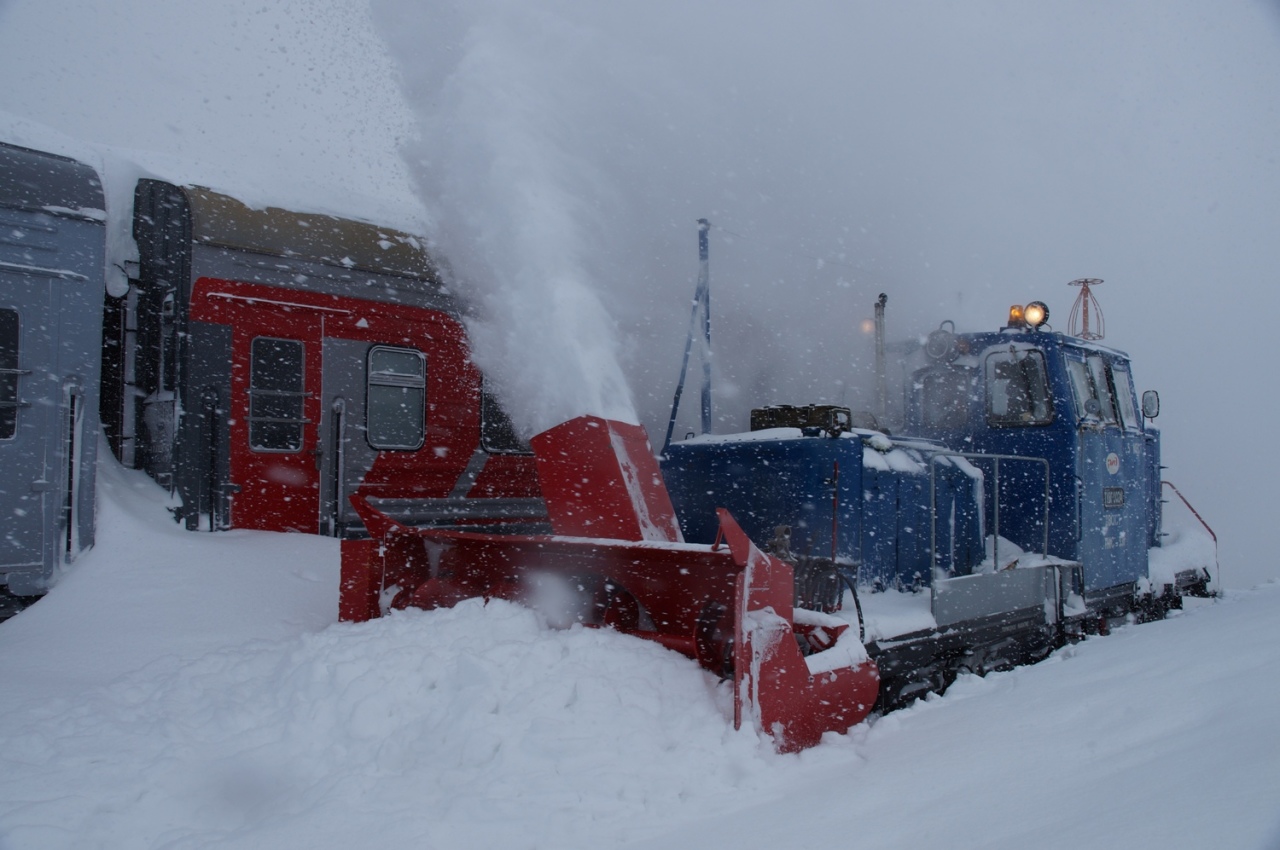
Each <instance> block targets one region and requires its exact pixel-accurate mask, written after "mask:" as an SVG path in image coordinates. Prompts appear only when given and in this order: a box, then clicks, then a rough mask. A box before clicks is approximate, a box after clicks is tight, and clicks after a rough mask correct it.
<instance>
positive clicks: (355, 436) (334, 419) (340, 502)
mask: <svg viewBox="0 0 1280 850" xmlns="http://www.w3.org/2000/svg"><path fill="white" fill-rule="evenodd" d="M372 347H373V343H370V342H363V341H360V340H351V339H337V338H333V337H327V338H325V340H324V345H323V349H322V351H323V356H324V363H323V365H322V367H321V382H322V388H321V392H322V393H323V395H322V397H321V404H320V447H321V448H320V451H321V457H320V505H321V508H320V511H321V513H320V528H321V530H322V531H324V532H325V533H328V534H336V533H338V531H339V530H340V529H341V527H342V526H344V525H346V524H348V523H353V522H354V523H357V524H358V523H359V519H358V518H357V517H356V516H355V512H354V511H353V510H352V508H351V502H350V501H349V499H350V496H351V494H352V493H354V492H355V491H356V489H357V488H358V487H359V486H360V482H361V481H363V480H364V476H365V473H367V472H368V471H369V469H370V468H371V467H372V466H373V462H374V460H375V459H377V456H378V453H377V451H376V450H374V449H373V448H371V447H370V446H369V441H368V440H366V439H364V430H363V429H364V404H365V398H364V397H365V390H364V375H365V357H366V356H367V355H368V351H369V349H370V348H372Z"/></svg>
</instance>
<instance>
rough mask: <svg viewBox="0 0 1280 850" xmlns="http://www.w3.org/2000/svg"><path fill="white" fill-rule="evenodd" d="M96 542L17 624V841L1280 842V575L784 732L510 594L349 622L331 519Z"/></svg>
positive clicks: (617, 642)
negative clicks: (326, 529)
mask: <svg viewBox="0 0 1280 850" xmlns="http://www.w3.org/2000/svg"><path fill="white" fill-rule="evenodd" d="M102 484H103V487H102V507H101V511H102V514H101V519H102V523H101V533H100V538H99V543H98V546H97V548H95V549H94V550H93V551H92V552H91V553H89V554H88V555H86V556H85V557H84V558H83V559H82V560H81V562H80V563H78V564H77V565H75V566H74V567H72V568H70V569H69V570H68V573H67V575H66V576H65V577H64V578H63V580H62V581H61V582H60V583H59V584H58V585H57V586H56V587H55V588H54V590H53V591H52V592H51V593H50V594H49V596H48V597H47V598H45V599H44V600H43V601H41V602H40V603H38V604H37V605H35V606H34V607H32V608H30V609H29V610H27V611H26V612H24V613H22V614H20V615H19V616H17V617H15V618H14V619H12V620H10V621H8V622H5V623H3V624H0V682H3V683H4V686H3V688H0V717H3V718H4V723H3V724H0V848H4V850H27V848H99V847H100V848H120V847H130V848H135V847H136V848H161V847H164V848H197V847H199V848H205V847H246V848H247V847H272V848H291V847H298V848H301V847H306V848H309V850H324V848H344V850H345V848H349V847H353V846H366V845H367V844H368V843H369V842H370V841H371V840H374V841H376V842H377V843H378V844H380V845H385V846H405V847H440V848H455V847H467V848H486V847H493V848H504V849H505V848H573V847H583V848H586V847H601V846H604V847H610V846H624V845H625V846H636V847H654V848H657V847H715V846H735V847H743V848H749V847H761V848H766V847H769V848H776V847H779V846H805V847H820V846H859V847H923V846H947V847H998V848H1025V847H1063V848H1066V847H1078V846H1080V845H1082V844H1094V845H1097V844H1099V843H1101V844H1102V846H1125V847H1130V848H1144V847H1150V848H1171V847H1206V846H1214V847H1218V848H1264V847H1265V848H1272V847H1277V846H1280V843H1278V842H1280V831H1278V830H1280V760H1278V759H1277V755H1280V724H1277V723H1276V722H1275V702H1276V698H1277V695H1278V694H1280V685H1278V684H1277V683H1280V586H1276V585H1274V584H1273V585H1267V586H1265V587H1262V588H1259V589H1257V590H1254V591H1250V592H1240V591H1236V592H1233V593H1232V594H1231V595H1230V596H1228V597H1227V598H1226V599H1225V600H1222V601H1218V602H1213V603H1202V604H1199V605H1197V606H1195V607H1194V608H1190V609H1188V610H1187V611H1186V612H1185V613H1182V614H1180V615H1178V616H1176V617H1174V618H1172V619H1170V620H1167V621H1164V622H1160V623H1152V624H1147V625H1143V626H1133V627H1126V628H1121V629H1119V630H1117V631H1116V632H1115V633H1113V634H1112V635H1111V636H1110V637H1108V638H1104V639H1091V640H1088V641H1085V642H1084V643H1081V644H1078V645H1075V646H1071V647H1068V648H1066V649H1064V650H1062V651H1060V652H1058V653H1057V654H1056V655H1054V656H1053V657H1052V658H1050V659H1049V660H1048V661H1046V662H1044V663H1042V664H1040V665H1038V666H1035V667H1030V668H1024V669H1021V670H1017V671H1013V672H1010V673H1004V674H998V675H992V676H990V677H988V678H986V679H977V678H973V677H968V678H963V679H961V680H960V681H959V682H958V683H957V684H956V685H955V686H954V687H953V688H952V689H951V691H950V692H949V693H948V694H947V695H946V696H944V697H941V698H932V699H930V700H928V701H927V702H924V703H920V704H917V705H916V706H915V707H912V708H910V709H907V710H904V711H900V712H897V713H894V714H891V715H888V716H886V717H883V718H880V719H877V720H875V721H874V722H871V723H866V724H862V725H860V726H858V727H855V728H854V729H853V730H851V731H850V733H849V734H848V735H830V736H828V739H827V740H826V741H825V742H824V743H823V744H822V745H821V746H819V747H817V748H815V749H812V750H809V751H806V752H804V753H801V754H799V755H792V756H778V755H776V754H774V753H773V751H772V749H771V747H770V746H769V744H768V743H767V742H766V741H765V740H763V739H761V738H759V737H758V736H757V735H756V734H755V733H754V732H753V731H751V730H742V731H734V730H733V728H732V722H731V699H730V696H729V694H728V693H727V691H726V688H725V686H724V685H723V684H722V683H720V682H718V681H716V680H715V678H714V677H712V676H710V675H709V674H707V673H705V672H703V671H702V670H701V669H699V668H698V667H697V666H696V665H695V664H694V663H693V662H691V661H689V660H687V659H685V658H683V657H681V656H678V655H676V654H674V653H670V652H667V651H666V650H663V649H661V648H659V647H657V646H656V645H653V644H649V643H646V642H643V641H640V640H638V639H635V638H630V637H626V636H623V635H619V634H616V633H613V632H610V631H599V630H586V629H581V628H575V629H570V630H567V631H556V630H552V629H549V628H547V627H545V626H544V625H543V624H542V623H540V622H539V619H538V617H537V615H535V614H534V613H533V612H530V611H528V610H525V609H522V608H520V607H518V606H515V605H511V604H507V603H498V602H495V603H491V604H489V605H487V606H486V605H483V604H482V603H481V602H480V601H478V600H474V601H470V602H466V603H463V604H461V605H460V606H458V607H457V608H456V609H453V610H447V611H436V612H406V613H402V614H397V615H395V616H391V617H387V618H384V619H382V620H380V621H374V622H371V623H366V624H358V625H353V624H338V623H336V622H335V620H336V611H337V568H338V545H337V542H336V541H333V540H328V539H322V538H316V537H308V536H302V535H285V534H269V533H264V532H231V533H220V534H214V535H209V534H197V533H189V532H185V531H182V530H180V529H178V528H177V527H176V526H175V525H173V524H172V523H171V521H170V520H169V518H168V516H167V514H166V511H165V504H166V500H165V498H164V497H163V496H162V495H161V494H160V491H159V488H157V487H156V485H154V484H153V483H151V482H150V481H149V480H148V479H146V478H145V477H144V476H143V475H142V474H141V473H136V472H131V471H125V470H122V469H120V468H119V467H118V466H117V465H115V464H113V463H108V464H106V465H105V469H104V471H103V482H102Z"/></svg>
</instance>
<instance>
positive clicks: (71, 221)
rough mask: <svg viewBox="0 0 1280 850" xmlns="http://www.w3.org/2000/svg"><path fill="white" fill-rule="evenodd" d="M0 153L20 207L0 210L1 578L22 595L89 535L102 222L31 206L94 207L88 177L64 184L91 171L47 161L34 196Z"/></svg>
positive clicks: (3, 174)
mask: <svg viewBox="0 0 1280 850" xmlns="http://www.w3.org/2000/svg"><path fill="white" fill-rule="evenodd" d="M0 152H2V153H3V154H4V155H5V156H7V159H6V162H7V163H8V164H9V168H8V169H7V170H3V169H0V198H4V199H8V200H9V201H11V202H14V203H18V204H20V205H22V206H23V208H13V207H10V208H0V231H3V235H2V236H0V308H3V309H7V310H14V311H16V313H17V314H18V332H19V340H18V363H17V366H18V374H17V376H16V378H17V402H18V405H19V407H18V408H17V417H16V423H15V425H16V427H15V431H14V434H13V436H12V437H11V438H9V439H4V440H0V516H3V517H5V522H4V525H3V533H0V576H3V578H0V583H6V584H8V586H9V589H10V590H11V591H12V592H14V593H18V594H23V595H28V594H35V593H39V592H42V591H43V590H45V589H46V588H47V586H48V582H49V581H50V579H51V578H52V576H53V574H54V571H55V569H56V568H57V566H58V564H59V563H61V562H62V561H63V560H68V561H69V560H72V559H73V558H74V557H75V555H76V554H77V553H78V552H79V551H80V550H81V549H83V548H84V547H87V546H89V545H92V543H93V538H94V525H93V519H94V477H95V476H94V471H95V463H96V460H97V447H98V444H97V440H98V430H99V428H98V380H99V370H100V363H101V352H102V299H103V262H104V253H105V229H104V226H103V225H102V223H101V222H100V221H99V220H96V219H95V218H94V217H92V216H90V217H78V216H73V215H72V216H69V215H63V214H51V213H50V212H48V211H43V210H39V209H38V207H40V206H46V207H62V206H66V205H75V206H83V205H84V204H91V203H93V202H95V199H97V202H98V203H100V200H101V189H100V188H99V187H98V186H97V183H96V177H92V183H91V184H90V183H86V184H85V185H81V187H80V189H81V191H80V192H79V194H77V193H76V192H75V191H73V184H74V180H73V178H75V177H76V176H77V175H79V176H80V177H84V178H85V180H86V181H87V180H88V178H87V177H86V174H87V175H92V170H91V169H87V168H86V167H84V166H78V164H72V165H76V166H77V167H75V168H72V167H69V166H67V165H66V162H64V161H62V160H60V159H58V158H51V159H50V160H49V163H50V164H49V165H48V168H47V173H48V174H50V175H56V176H55V177H51V179H52V180H53V185H52V186H51V187H46V189H45V190H43V191H44V194H40V187H38V186H30V185H17V186H15V185H14V184H13V183H12V182H8V183H6V181H8V180H10V179H12V178H13V176H14V175H15V174H16V173H17V170H16V169H15V168H14V167H13V164H14V162H15V161H16V160H15V157H14V156H13V154H12V151H8V150H3V151H0ZM27 154H30V156H37V157H38V155H35V154H31V153H30V152H26V153H25V154H24V155H23V156H24V157H26V158H27V159H30V157H29V156H27ZM0 158H2V157H0ZM19 159H22V158H21V157H20V158H19ZM40 173H41V172H40V171H39V169H37V170H36V172H35V173H34V175H32V174H28V175H27V176H28V177H34V176H38V175H39V174H40ZM28 207H36V208H37V209H31V208H28Z"/></svg>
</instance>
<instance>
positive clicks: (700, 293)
mask: <svg viewBox="0 0 1280 850" xmlns="http://www.w3.org/2000/svg"><path fill="white" fill-rule="evenodd" d="M710 229H711V223H710V222H709V221H707V220H706V219H705V218H700V219H698V261H699V269H698V289H697V291H696V292H694V294H693V311H692V312H691V313H690V314H689V336H688V337H687V338H686V339H685V342H684V360H683V361H682V362H681V363H680V380H679V381H677V382H676V395H675V398H674V399H672V401H671V419H669V420H668V421H667V437H666V439H665V440H663V441H662V452H661V453H662V454H664V455H665V454H666V453H667V447H668V446H670V445H671V434H672V432H673V431H675V428H676V414H677V413H678V412H679V411H680V396H681V395H683V394H684V379H685V375H687V374H688V372H689V354H690V353H692V351H693V338H694V336H696V335H697V333H698V315H699V313H701V315H702V337H701V342H700V343H699V346H698V347H699V348H700V349H701V351H702V433H704V434H708V433H710V432H711V263H710V260H709V250H708V245H707V231H708V230H710Z"/></svg>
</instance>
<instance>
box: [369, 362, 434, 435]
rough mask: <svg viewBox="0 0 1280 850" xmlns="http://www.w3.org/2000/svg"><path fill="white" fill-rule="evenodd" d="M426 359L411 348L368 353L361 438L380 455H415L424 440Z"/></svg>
mask: <svg viewBox="0 0 1280 850" xmlns="http://www.w3.org/2000/svg"><path fill="white" fill-rule="evenodd" d="M426 409H427V357H426V355H425V354H423V353H422V352H421V351H418V350H417V349H415V348H392V347H391V346H388V345H376V346H374V347H373V348H371V349H369V372H368V391H367V395H366V403H365V436H366V438H367V439H368V441H369V445H370V446H372V447H373V448H375V449H378V450H380V451H416V450H418V449H420V448H422V444H423V442H424V441H425V440H426Z"/></svg>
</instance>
